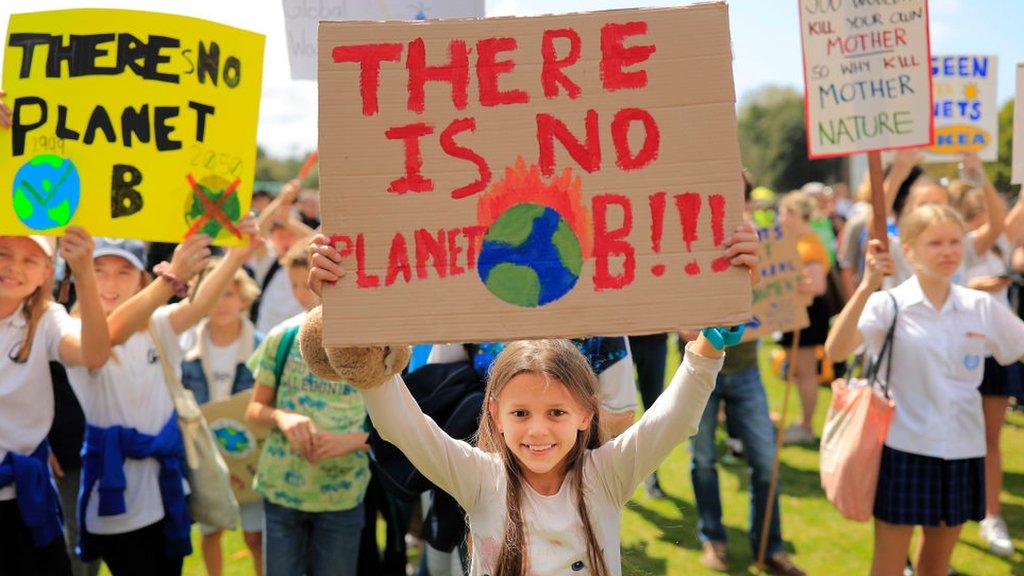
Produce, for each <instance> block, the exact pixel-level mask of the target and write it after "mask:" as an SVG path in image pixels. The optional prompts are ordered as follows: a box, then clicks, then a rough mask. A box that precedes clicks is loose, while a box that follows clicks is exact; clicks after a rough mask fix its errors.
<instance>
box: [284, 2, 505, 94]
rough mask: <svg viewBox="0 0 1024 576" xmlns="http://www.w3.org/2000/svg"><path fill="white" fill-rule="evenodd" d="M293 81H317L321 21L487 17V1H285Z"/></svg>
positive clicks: (286, 28)
mask: <svg viewBox="0 0 1024 576" xmlns="http://www.w3.org/2000/svg"><path fill="white" fill-rule="evenodd" d="M282 2H283V8H284V22H285V32H286V33H287V35H288V62H289V64H290V65H291V70H292V80H316V27H317V23H319V22H320V20H432V19H435V18H483V17H484V4H485V0H417V1H409V0H282Z"/></svg>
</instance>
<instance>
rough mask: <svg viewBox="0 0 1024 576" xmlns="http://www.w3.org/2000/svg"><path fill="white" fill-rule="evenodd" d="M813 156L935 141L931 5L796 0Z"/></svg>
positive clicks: (911, 0) (920, 1) (923, 1)
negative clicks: (931, 62) (929, 23)
mask: <svg viewBox="0 0 1024 576" xmlns="http://www.w3.org/2000/svg"><path fill="white" fill-rule="evenodd" d="M798 2H799V5H800V36H801V40H802V43H803V55H804V86H805V93H804V98H805V108H806V119H807V146H808V156H810V157H811V158H827V157H830V156H845V155H848V154H852V153H856V152H870V151H876V150H884V149H891V148H906V147H913V146H925V145H929V144H931V143H932V141H933V138H932V117H931V114H930V113H929V111H930V110H931V109H932V106H931V103H932V102H931V81H930V71H931V68H930V66H929V62H930V59H929V47H928V3H927V0H905V1H901V2H878V1H875V0H798Z"/></svg>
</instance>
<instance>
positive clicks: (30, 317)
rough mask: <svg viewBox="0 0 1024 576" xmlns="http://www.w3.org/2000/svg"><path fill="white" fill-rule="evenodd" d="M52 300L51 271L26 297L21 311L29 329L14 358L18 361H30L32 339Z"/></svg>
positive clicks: (21, 362)
mask: <svg viewBox="0 0 1024 576" xmlns="http://www.w3.org/2000/svg"><path fill="white" fill-rule="evenodd" d="M52 301H53V273H52V271H51V273H50V274H49V275H47V277H46V280H44V281H43V283H42V284H40V285H39V286H38V287H36V289H35V291H34V292H32V293H31V294H29V296H28V297H27V298H25V305H24V307H22V309H21V313H22V314H24V315H25V323H26V324H27V325H28V330H26V331H25V341H24V342H22V343H21V348H20V349H19V350H18V355H17V356H16V357H15V358H14V361H15V362H16V363H18V364H24V363H25V362H28V357H29V355H30V354H32V340H34V339H35V336H36V330H38V329H39V320H40V319H41V318H42V317H43V314H45V313H46V309H47V308H49V306H50V302H52Z"/></svg>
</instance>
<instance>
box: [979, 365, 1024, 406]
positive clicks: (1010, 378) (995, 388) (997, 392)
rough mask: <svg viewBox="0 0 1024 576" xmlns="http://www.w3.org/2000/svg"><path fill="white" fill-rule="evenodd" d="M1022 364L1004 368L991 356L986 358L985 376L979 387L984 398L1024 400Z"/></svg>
mask: <svg viewBox="0 0 1024 576" xmlns="http://www.w3.org/2000/svg"><path fill="white" fill-rule="evenodd" d="M1020 367H1021V366H1020V363H1019V362H1018V363H1014V364H1011V365H1010V366H1003V365H1002V364H1000V363H999V362H996V360H995V358H992V357H991V356H990V357H988V358H985V375H984V377H982V379H981V384H980V385H979V386H978V392H981V395H982V396H1013V397H1015V398H1024V382H1022V377H1024V374H1022V373H1021V370H1020Z"/></svg>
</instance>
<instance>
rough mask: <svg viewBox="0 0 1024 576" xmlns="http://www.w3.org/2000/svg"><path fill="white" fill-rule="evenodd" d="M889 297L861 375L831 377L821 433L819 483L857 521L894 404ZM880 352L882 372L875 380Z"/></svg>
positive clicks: (867, 511) (869, 495)
mask: <svg viewBox="0 0 1024 576" xmlns="http://www.w3.org/2000/svg"><path fill="white" fill-rule="evenodd" d="M889 298H892V304H893V309H894V312H893V317H892V324H891V325H890V326H889V330H888V331H887V332H886V335H885V342H884V343H883V344H882V348H881V350H879V353H878V357H877V358H875V359H874V361H871V362H870V363H869V364H868V367H867V370H866V371H865V374H864V378H857V379H851V380H849V381H847V380H845V379H843V378H840V379H837V380H836V381H834V382H833V383H832V403H831V404H830V405H829V408H828V417H827V419H826V420H825V430H824V431H823V432H822V436H821V487H822V488H824V489H825V495H826V496H827V497H828V501H829V502H831V503H832V504H833V505H834V506H835V507H836V509H838V510H839V513H840V514H842V515H843V516H844V517H846V518H848V519H850V520H856V521H858V522H866V521H867V520H869V519H870V518H871V514H872V511H873V510H874V505H875V490H876V488H877V487H878V470H879V467H880V466H881V462H882V446H883V444H884V443H885V437H886V434H887V433H888V432H889V424H890V423H891V422H892V417H893V413H894V411H895V408H896V407H895V403H894V402H893V400H892V396H890V394H889V374H890V373H891V371H892V349H893V339H894V337H895V334H896V319H897V317H898V316H899V306H898V305H897V304H896V299H895V298H894V297H893V295H892V294H889ZM883 358H885V361H886V378H885V385H884V386H880V385H879V382H878V373H879V369H880V367H881V364H882V359H883Z"/></svg>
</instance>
